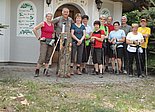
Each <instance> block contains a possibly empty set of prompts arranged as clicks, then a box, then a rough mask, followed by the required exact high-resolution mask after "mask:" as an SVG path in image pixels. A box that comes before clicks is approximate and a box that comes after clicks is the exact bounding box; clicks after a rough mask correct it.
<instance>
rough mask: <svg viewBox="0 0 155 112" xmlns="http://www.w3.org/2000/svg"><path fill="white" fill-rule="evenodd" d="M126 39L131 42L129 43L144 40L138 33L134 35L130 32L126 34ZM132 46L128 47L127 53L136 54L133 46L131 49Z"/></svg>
mask: <svg viewBox="0 0 155 112" xmlns="http://www.w3.org/2000/svg"><path fill="white" fill-rule="evenodd" d="M126 39H128V40H131V41H138V42H140V41H141V40H143V39H144V37H143V35H142V34H141V33H139V32H138V34H137V35H134V34H133V33H132V32H130V33H128V35H127V37H126ZM133 46H134V45H133ZM133 46H130V45H128V47H127V50H128V51H129V52H136V46H135V47H133Z"/></svg>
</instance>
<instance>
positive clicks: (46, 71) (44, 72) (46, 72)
mask: <svg viewBox="0 0 155 112" xmlns="http://www.w3.org/2000/svg"><path fill="white" fill-rule="evenodd" d="M43 74H44V75H45V76H47V77H49V76H50V75H49V74H48V69H44V71H43Z"/></svg>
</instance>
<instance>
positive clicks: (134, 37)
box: [126, 24, 144, 77]
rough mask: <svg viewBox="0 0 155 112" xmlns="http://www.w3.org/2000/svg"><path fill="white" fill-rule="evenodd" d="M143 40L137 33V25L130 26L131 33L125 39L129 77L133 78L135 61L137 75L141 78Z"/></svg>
mask: <svg viewBox="0 0 155 112" xmlns="http://www.w3.org/2000/svg"><path fill="white" fill-rule="evenodd" d="M143 42H144V38H143V35H142V34H141V33H139V32H138V24H132V32H130V33H128V35H127V37H126V43H127V44H128V46H127V51H128V55H129V73H128V74H129V76H130V77H131V76H133V62H134V59H135V61H136V68H137V75H138V77H141V76H142V70H141V55H140V52H142V48H141V44H143ZM138 53H139V54H138Z"/></svg>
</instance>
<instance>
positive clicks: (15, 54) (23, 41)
mask: <svg viewBox="0 0 155 112" xmlns="http://www.w3.org/2000/svg"><path fill="white" fill-rule="evenodd" d="M22 1H23V0H22ZM30 1H32V2H33V3H34V4H35V5H36V8H37V24H38V23H40V22H41V21H42V20H43V12H44V0H30ZM19 3H20V0H11V44H10V45H11V52H10V53H11V54H10V61H12V62H26V63H36V62H37V60H38V56H39V41H38V40H37V39H36V38H35V37H17V36H16V27H17V7H18V4H19Z"/></svg>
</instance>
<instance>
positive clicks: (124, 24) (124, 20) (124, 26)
mask: <svg viewBox="0 0 155 112" xmlns="http://www.w3.org/2000/svg"><path fill="white" fill-rule="evenodd" d="M121 29H122V30H124V32H125V34H126V35H127V34H128V33H129V32H131V31H132V28H131V26H130V25H128V24H127V17H126V16H122V23H121ZM128 59H129V58H128V52H127V44H126V39H125V42H124V59H123V65H124V68H123V73H124V74H127V71H128Z"/></svg>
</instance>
